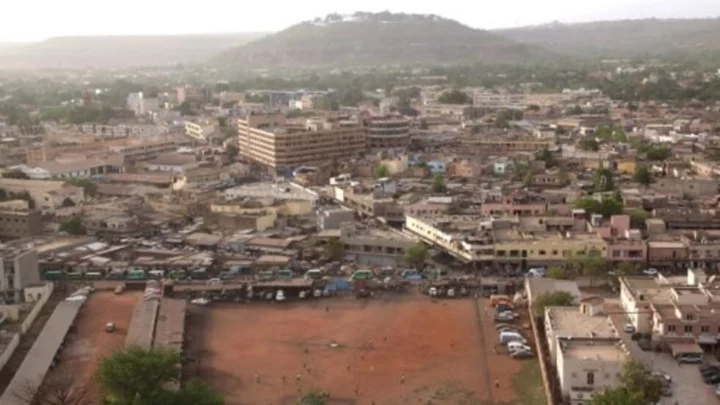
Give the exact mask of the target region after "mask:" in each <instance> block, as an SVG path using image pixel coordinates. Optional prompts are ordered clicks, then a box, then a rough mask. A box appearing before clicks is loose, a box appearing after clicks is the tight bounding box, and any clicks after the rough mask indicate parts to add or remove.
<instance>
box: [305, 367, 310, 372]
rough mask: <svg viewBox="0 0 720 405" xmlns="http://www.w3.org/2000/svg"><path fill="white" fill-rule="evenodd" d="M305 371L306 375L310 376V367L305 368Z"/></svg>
mask: <svg viewBox="0 0 720 405" xmlns="http://www.w3.org/2000/svg"><path fill="white" fill-rule="evenodd" d="M306 370H307V372H308V374H310V366H308V367H307V368H306Z"/></svg>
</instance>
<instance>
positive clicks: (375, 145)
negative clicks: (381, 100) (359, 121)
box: [365, 115, 410, 150]
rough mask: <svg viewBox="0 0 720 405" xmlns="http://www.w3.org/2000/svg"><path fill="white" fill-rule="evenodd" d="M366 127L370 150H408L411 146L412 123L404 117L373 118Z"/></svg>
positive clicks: (386, 116) (370, 118)
mask: <svg viewBox="0 0 720 405" xmlns="http://www.w3.org/2000/svg"><path fill="white" fill-rule="evenodd" d="M365 126H366V127H367V146H368V148H370V149H385V150H386V149H392V148H406V147H407V146H408V145H409V144H410V121H408V120H407V119H406V118H404V117H402V116H392V115H384V116H371V117H369V118H367V119H366V120H365Z"/></svg>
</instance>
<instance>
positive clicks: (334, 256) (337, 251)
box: [325, 238, 345, 260]
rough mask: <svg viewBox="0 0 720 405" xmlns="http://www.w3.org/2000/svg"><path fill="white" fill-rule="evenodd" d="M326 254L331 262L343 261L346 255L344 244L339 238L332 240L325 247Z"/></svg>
mask: <svg viewBox="0 0 720 405" xmlns="http://www.w3.org/2000/svg"><path fill="white" fill-rule="evenodd" d="M325 254H326V255H327V256H328V257H329V258H330V260H341V259H342V258H343V256H344V254H345V249H344V248H343V244H342V242H341V241H340V239H338V238H330V239H329V240H328V241H327V245H325Z"/></svg>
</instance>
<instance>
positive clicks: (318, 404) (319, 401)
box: [298, 390, 330, 405]
mask: <svg viewBox="0 0 720 405" xmlns="http://www.w3.org/2000/svg"><path fill="white" fill-rule="evenodd" d="M329 398H330V394H329V393H328V392H327V391H320V390H311V391H309V392H308V393H307V394H305V395H303V396H302V398H300V400H299V401H298V405H325V404H327V400H328V399H329Z"/></svg>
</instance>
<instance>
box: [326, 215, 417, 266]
mask: <svg viewBox="0 0 720 405" xmlns="http://www.w3.org/2000/svg"><path fill="white" fill-rule="evenodd" d="M340 243H342V244H343V247H344V252H345V259H346V260H353V261H355V262H356V263H358V264H360V265H374V266H398V265H400V264H401V263H402V260H403V257H404V256H405V250H406V249H408V248H410V247H411V246H412V245H413V244H414V243H415V241H414V240H412V239H410V238H407V237H405V236H403V235H400V234H399V233H394V232H390V231H384V230H379V229H362V228H359V227H357V226H356V225H355V224H345V225H343V226H342V227H341V230H340Z"/></svg>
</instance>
